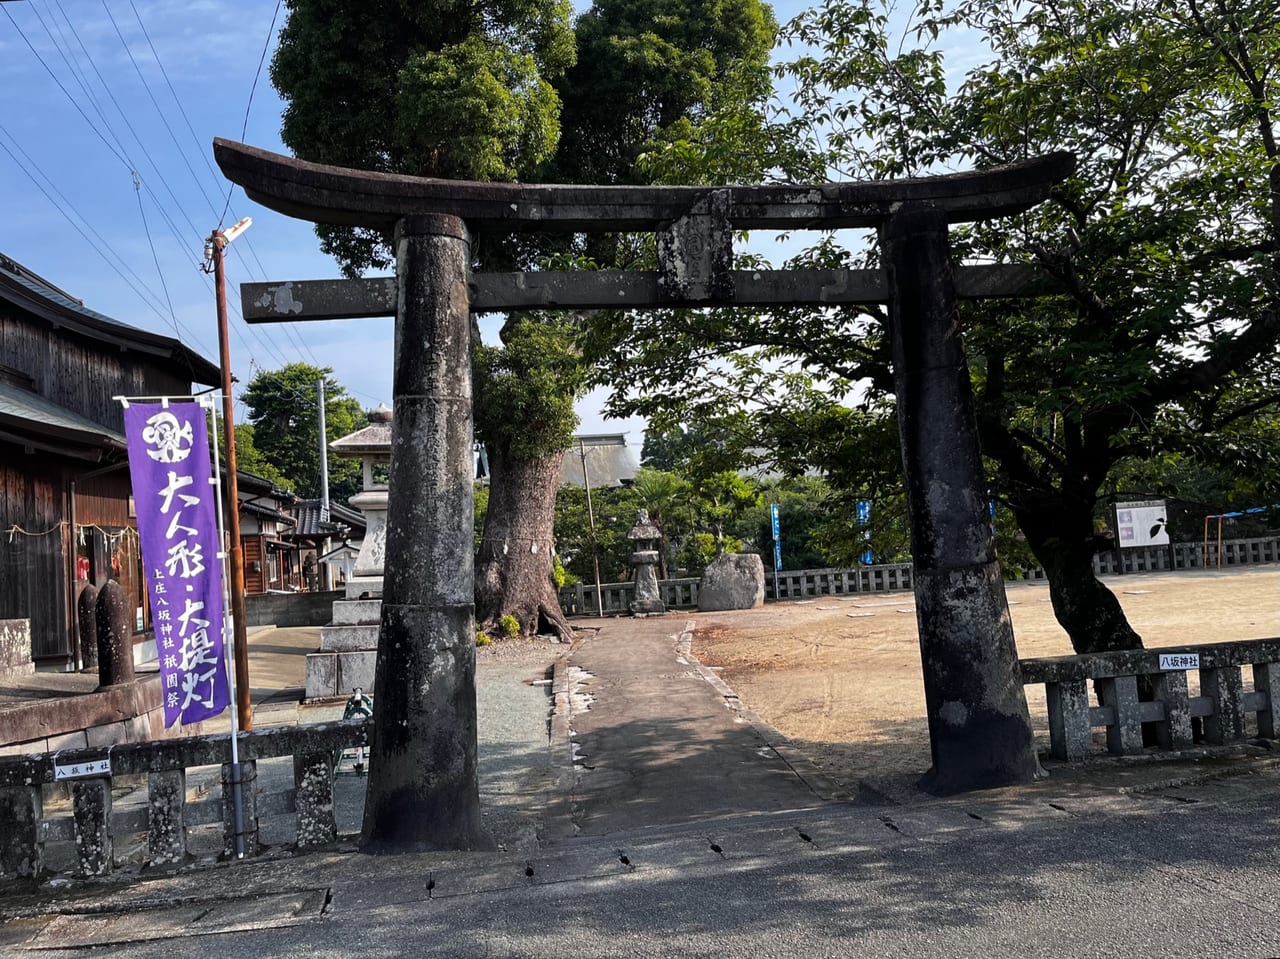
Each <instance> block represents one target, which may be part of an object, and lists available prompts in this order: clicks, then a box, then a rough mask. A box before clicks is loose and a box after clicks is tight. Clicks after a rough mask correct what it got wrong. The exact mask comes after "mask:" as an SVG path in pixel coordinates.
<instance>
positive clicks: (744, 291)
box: [240, 266, 1047, 323]
mask: <svg viewBox="0 0 1280 959" xmlns="http://www.w3.org/2000/svg"><path fill="white" fill-rule="evenodd" d="M731 277H732V280H733V292H732V296H730V297H717V298H713V299H700V300H696V301H695V300H681V299H678V298H675V297H673V296H671V295H670V293H669V292H668V291H667V290H665V289H664V285H663V283H662V279H661V274H659V273H657V272H613V271H600V272H555V271H546V272H534V273H475V274H472V276H471V310H472V312H474V313H505V312H512V311H518V310H550V309H564V310H607V309H641V308H646V307H648V308H658V307H681V306H685V307H707V306H752V307H771V306H840V305H849V304H859V303H863V304H867V303H885V302H887V301H888V299H889V284H888V281H887V280H886V279H885V276H884V273H883V272H882V271H880V270H734V271H732V273H731ZM955 282H956V293H957V295H959V296H960V297H962V298H966V299H978V298H987V297H1017V296H1032V295H1035V294H1037V293H1043V292H1044V290H1045V288H1046V286H1047V284H1046V283H1045V282H1044V279H1043V277H1042V276H1041V275H1040V274H1038V273H1037V272H1036V270H1035V269H1034V268H1033V267H1029V266H966V267H959V268H958V269H957V270H956V271H955ZM240 301H241V309H242V311H243V313H244V318H245V320H246V322H249V323H279V322H284V321H291V320H337V319H353V318H359V317H368V316H394V315H395V312H396V280H395V277H389V276H388V277H373V278H369V279H360V280H294V281H291V282H285V283H242V284H241V285H240Z"/></svg>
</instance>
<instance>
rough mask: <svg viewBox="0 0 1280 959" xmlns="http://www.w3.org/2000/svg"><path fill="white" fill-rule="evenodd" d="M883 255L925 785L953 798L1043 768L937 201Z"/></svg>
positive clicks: (889, 240) (919, 210) (897, 216)
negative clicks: (927, 753)
mask: <svg viewBox="0 0 1280 959" xmlns="http://www.w3.org/2000/svg"><path fill="white" fill-rule="evenodd" d="M880 249H881V255H882V261H883V264H884V268H885V271H886V272H887V273H888V277H889V288H890V289H891V290H892V291H893V296H892V297H891V298H890V300H889V318H890V322H889V328H890V330H891V336H892V351H893V379H894V389H895V391H896V393H897V398H898V432H899V435H900V437H901V440H902V463H903V471H904V474H905V476H906V481H907V504H908V508H909V510H910V514H911V559H912V562H913V564H914V567H915V569H914V576H913V578H914V585H915V595H916V617H917V619H918V626H919V633H920V659H921V663H922V666H923V668H924V693H925V708H926V711H927V713H928V720H929V743H930V749H931V751H932V755H933V766H932V768H931V769H930V771H929V774H928V776H926V778H925V782H924V783H923V785H924V786H925V788H926V789H928V790H929V791H930V792H935V793H952V792H958V791H961V790H966V789H974V788H981V787H983V786H994V785H1005V784H1008V783H1017V782H1029V781H1030V780H1031V779H1032V778H1033V777H1034V775H1035V772H1036V766H1037V763H1036V758H1035V751H1034V749H1032V736H1031V728H1030V726H1029V725H1028V723H1027V702H1026V696H1025V695H1024V693H1023V687H1022V677H1021V675H1020V673H1019V671H1018V654H1017V647H1016V646H1015V644H1014V638H1013V625H1012V623H1011V622H1010V619H1009V604H1008V601H1007V599H1006V597H1005V592H1004V581H1003V579H1002V577H1001V575H1000V564H999V563H998V562H997V561H996V551H995V537H994V535H993V533H992V530H991V519H990V517H989V515H988V513H987V501H986V500H987V498H986V496H985V495H984V491H985V489H986V480H985V477H984V476H983V471H982V454H981V452H980V450H979V448H978V434H977V427H976V425H975V422H974V412H973V390H972V386H971V385H970V382H969V368H968V365H967V364H966V363H965V357H964V347H963V345H962V343H961V339H960V321H959V316H958V313H957V308H956V306H957V304H956V291H955V283H954V280H953V278H952V272H951V257H950V254H949V252H948V248H947V221H946V218H945V217H944V216H943V215H942V214H941V213H940V212H938V211H937V210H936V209H932V208H929V207H915V208H913V209H907V210H900V211H898V212H896V213H893V214H891V215H890V216H889V217H888V218H886V220H885V221H884V223H883V224H881V227H880Z"/></svg>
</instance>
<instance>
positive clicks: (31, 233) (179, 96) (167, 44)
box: [0, 0, 802, 447]
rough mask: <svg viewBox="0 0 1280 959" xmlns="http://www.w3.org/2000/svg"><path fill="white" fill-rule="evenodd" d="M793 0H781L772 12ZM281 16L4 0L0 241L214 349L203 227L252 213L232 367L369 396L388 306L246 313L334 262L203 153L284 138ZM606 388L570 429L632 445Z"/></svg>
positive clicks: (209, 5) (385, 337)
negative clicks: (272, 321)
mask: <svg viewBox="0 0 1280 959" xmlns="http://www.w3.org/2000/svg"><path fill="white" fill-rule="evenodd" d="M801 8H802V4H800V3H799V2H797V0H788V2H786V3H779V4H775V12H776V14H777V16H778V18H779V20H785V19H787V18H789V17H790V16H792V15H793V14H794V13H795V12H797V11H798V10H799V9H801ZM277 11H278V13H279V19H278V20H277V21H276V23H275V26H274V27H272V20H273V17H274V16H275V15H276V14H277ZM284 16H285V11H284V9H283V8H282V7H281V8H278V7H277V3H276V0H194V2H188V3H183V4H175V3H171V2H156V0H9V2H5V0H0V253H4V254H5V255H7V256H9V257H11V258H13V259H15V260H17V261H18V262H20V263H22V264H23V265H25V266H27V267H28V268H30V269H32V270H34V271H35V272H36V273H39V274H40V275H42V276H44V277H45V278H46V279H47V280H49V281H50V282H52V283H54V284H55V285H57V286H59V287H61V288H62V289H64V290H65V291H67V292H68V293H70V294H71V295H72V296H75V297H77V298H79V299H82V300H84V302H85V304H86V305H87V306H89V307H90V308H92V309H95V310H98V311H99V312H102V313H105V314H107V315H108V316H111V317H113V318H115V319H118V320H121V321H123V322H126V323H131V324H133V325H135V326H139V327H143V328H145V329H149V330H154V331H157V332H163V333H167V334H169V335H173V336H177V337H179V338H180V339H182V340H183V341H184V342H186V343H188V344H189V345H190V346H192V347H193V348H194V349H196V350H198V351H199V352H201V353H202V354H203V355H205V356H207V357H209V358H210V359H211V360H215V361H216V359H217V356H218V345H217V332H216V321H215V312H214V294H213V285H212V279H211V277H209V276H207V275H206V274H205V273H203V272H202V271H201V270H200V269H199V266H198V264H199V263H200V261H201V260H202V248H203V241H204V239H205V238H206V237H207V236H208V235H209V234H210V232H212V230H213V229H214V228H215V227H216V226H218V225H219V224H221V225H223V226H224V227H225V226H230V225H231V224H232V223H234V222H235V221H236V220H237V219H238V218H239V217H243V216H251V217H252V218H253V221H254V222H253V227H252V228H251V229H250V230H249V231H248V232H247V233H246V234H245V235H244V236H243V237H241V238H240V239H238V240H236V241H235V242H234V243H233V244H232V246H231V247H230V251H229V258H228V262H227V271H228V281H229V284H230V290H229V296H228V299H229V301H230V304H231V315H230V323H231V348H232V368H233V371H234V373H235V375H236V377H237V379H238V380H240V382H241V383H242V384H243V383H247V382H248V381H249V380H250V379H251V378H252V377H253V375H254V373H255V371H256V370H258V369H275V368H278V367H280V366H282V365H283V364H285V363H287V362H293V361H303V362H307V363H313V364H316V365H320V366H330V367H333V369H334V372H335V375H336V376H337V378H338V380H339V381H340V382H341V383H342V384H343V385H344V386H345V387H346V388H347V389H348V390H349V391H350V392H351V393H352V394H354V395H355V396H356V397H357V398H358V399H359V400H360V402H361V403H362V404H363V405H365V406H366V407H372V406H374V405H376V404H377V403H379V402H385V403H387V404H388V405H390V402H391V360H392V321H391V320H390V319H372V320H352V321H339V322H328V323H312V324H281V325H272V326H253V327H250V326H247V325H246V324H245V323H244V322H243V321H242V320H241V319H240V317H239V309H238V307H239V294H238V284H239V283H241V282H244V281H261V280H289V279H311V278H325V277H336V276H337V275H338V274H337V269H336V267H335V265H334V264H333V262H332V261H331V260H330V259H329V258H328V257H326V256H324V255H323V254H321V253H320V252H319V250H318V247H317V242H316V239H315V236H314V234H313V233H312V232H311V227H310V224H307V223H304V222H301V221H298V220H291V219H289V218H287V217H284V216H281V215H279V214H276V213H273V212H271V211H269V210H266V209H263V208H261V207H259V206H257V205H256V204H254V203H253V202H251V201H250V200H248V199H247V198H246V197H245V196H244V194H243V193H242V192H240V191H239V190H235V191H233V192H231V194H230V208H229V209H228V210H227V212H226V214H225V218H224V216H223V209H224V207H225V206H226V204H227V199H228V190H229V186H230V185H229V184H228V183H227V182H226V181H225V180H224V179H222V177H221V176H220V175H219V174H217V172H216V167H214V166H213V165H212V155H211V151H210V143H211V141H212V140H213V138H214V137H215V136H222V137H228V138H230V139H243V140H245V141H246V142H248V143H252V144H254V145H257V146H261V147H264V148H266V149H271V150H278V151H281V152H287V151H285V149H284V147H283V146H282V144H281V143H280V138H279V128H280V111H281V103H280V100H279V98H278V96H277V95H276V92H275V90H274V89H273V88H272V86H271V83H270V80H269V78H268V75H267V64H268V63H269V62H270V56H271V51H272V50H273V49H274V46H275V34H276V31H278V30H279V28H280V25H281V23H282V22H283V18H284ZM264 45H265V46H266V62H265V63H263V65H262V71H261V75H260V76H258V78H257V81H256V85H255V74H256V73H257V72H258V68H259V61H260V60H261V59H262V57H263V51H264ZM251 91H252V103H251V104H250V92H251ZM135 173H136V179H137V185H136V187H135ZM238 389H239V388H237V392H238ZM599 405H600V398H599V397H598V396H596V397H588V398H587V399H586V400H584V401H583V402H582V403H581V404H580V405H579V412H580V414H581V415H582V418H583V422H582V425H581V427H580V429H581V430H582V431H583V432H602V431H614V430H627V431H629V439H630V441H631V442H632V443H633V444H635V445H636V446H637V447H638V446H639V443H640V441H641V439H642V431H643V423H642V422H641V421H638V420H633V421H625V422H615V421H604V420H603V419H602V417H601V415H600V413H599ZM238 415H243V413H242V410H240V411H238Z"/></svg>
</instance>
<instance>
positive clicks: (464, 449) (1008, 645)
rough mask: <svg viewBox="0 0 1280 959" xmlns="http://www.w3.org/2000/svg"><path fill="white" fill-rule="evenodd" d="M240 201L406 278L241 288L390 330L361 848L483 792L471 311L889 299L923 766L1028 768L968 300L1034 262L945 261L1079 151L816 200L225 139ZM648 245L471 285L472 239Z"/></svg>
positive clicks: (961, 783) (462, 819)
mask: <svg viewBox="0 0 1280 959" xmlns="http://www.w3.org/2000/svg"><path fill="white" fill-rule="evenodd" d="M214 154H215V157H216V159H217V162H218V165H219V166H220V167H221V168H222V171H223V172H224V173H225V174H226V176H227V177H228V178H229V179H230V180H232V181H233V182H235V183H237V184H239V185H240V186H242V187H243V188H244V190H245V192H246V193H247V194H248V195H249V197H250V198H252V199H254V200H256V201H258V202H259V203H262V204H263V205H264V206H267V207H269V208H271V209H274V210H277V211H279V212H281V213H285V214H288V215H290V216H295V217H299V218H302V219H305V220H310V221H312V222H316V223H329V224H345V225H351V226H364V227H371V228H375V229H380V230H384V231H387V232H389V233H393V235H394V237H395V254H396V275H395V277H390V278H377V279H365V280H339V281H298V282H289V283H253V284H244V285H243V286H242V288H241V292H242V300H243V306H244V316H245V319H246V320H249V321H250V322H273V321H285V320H289V321H294V320H310V319H332V318H339V317H361V316H389V315H394V316H395V318H396V331H395V343H396V346H395V376H394V386H393V391H394V406H395V415H394V420H393V423H394V435H393V441H392V457H391V477H390V484H389V485H390V502H389V506H388V527H387V544H386V578H385V582H384V587H383V606H382V626H381V635H380V640H379V644H378V657H377V668H376V678H375V685H374V697H375V702H377V704H378V705H377V710H376V719H375V730H374V742H373V756H372V761H371V775H370V782H369V794H368V798H367V800H366V807H365V821H364V829H363V835H362V843H363V846H364V848H366V849H371V850H375V851H377V850H404V849H430V848H437V849H438V848H474V847H477V846H481V845H483V844H485V842H486V837H485V836H484V834H483V832H482V830H481V827H480V816H479V798H478V787H477V779H476V705H475V652H474V648H473V642H472V637H473V634H474V605H473V602H474V597H473V556H472V516H473V504H472V479H471V467H472V463H471V447H472V415H471V409H472V407H471V377H470V335H471V323H470V314H471V313H472V312H473V311H474V312H486V311H500V312H505V311H511V310H523V309H551V308H563V309H586V308H605V309H607V308H614V309H616V308H644V307H659V306H666V307H670V306H694V307H712V306H765V307H767V306H773V305H782V304H788V305H797V304H798V305H814V306H829V305H834V304H844V303H869V302H888V303H889V315H890V325H891V335H892V357H893V368H894V382H895V389H896V392H897V400H898V419H899V432H900V436H901V440H902V453H903V464H904V469H905V472H906V479H907V495H908V503H909V507H910V514H911V546H912V556H913V559H914V562H915V594H916V607H917V616H918V620H919V633H920V650H921V658H922V666H923V670H924V685H925V699H926V706H927V710H928V721H929V734H930V741H931V748H932V756H933V768H932V770H931V772H930V775H929V781H928V783H927V784H926V785H927V786H928V788H930V789H932V790H933V791H936V792H954V791H960V790H965V789H972V788H978V787H984V786H992V785H1000V784H1006V783H1013V782H1027V781H1029V780H1031V779H1032V777H1033V775H1034V772H1035V768H1036V760H1035V755H1034V752H1033V750H1032V735H1031V729H1030V723H1029V721H1028V716H1027V706H1026V700H1025V698H1024V696H1023V688H1022V682H1021V678H1020V675H1019V671H1018V664H1017V652H1016V650H1015V646H1014V638H1013V630H1012V627H1011V625H1010V621H1009V612H1008V605H1007V602H1006V599H1005V593H1004V585H1003V582H1002V580H1001V576H1000V570H999V566H998V564H997V562H996V558H995V548H994V541H993V538H992V533H991V527H990V521H989V518H988V515H987V505H986V495H985V481H984V478H983V473H982V463H981V456H980V453H979V449H978V442H977V434H976V429H975V425H974V416H973V399H972V392H971V387H970V383H969V374H968V368H967V366H966V364H965V357H964V352H963V347H962V344H961V338H960V330H959V324H958V321H957V311H956V301H957V297H988V296H1015V295H1019V294H1025V293H1026V292H1027V290H1028V286H1029V284H1030V282H1031V280H1032V277H1031V274H1030V272H1029V271H1027V270H1025V269H1020V268H1011V267H985V268H984V267H962V268H959V269H953V267H952V264H951V261H950V256H949V251H948V245H947V228H948V224H949V223H957V222H967V221H975V220H981V219H988V218H992V217H998V216H1004V215H1009V214H1013V213H1017V212H1020V211H1023V210H1026V209H1029V208H1030V207H1032V206H1034V205H1035V204H1037V203H1039V202H1041V201H1042V200H1044V199H1045V198H1046V197H1047V196H1048V194H1049V191H1050V189H1051V188H1052V186H1053V185H1054V184H1055V183H1057V182H1058V181H1060V180H1062V179H1063V178H1065V177H1066V176H1067V175H1069V173H1070V172H1071V170H1072V168H1073V164H1074V160H1073V158H1072V157H1071V156H1070V155H1069V154H1053V155H1050V156H1047V157H1044V158H1040V159H1036V160H1031V161H1027V162H1024V163H1021V164H1017V165H1012V166H1007V167H1001V168H997V169H991V170H985V171H980V172H972V173H961V174H955V175H948V176H939V177H926V178H919V179H908V180H894V181H884V182H872V183H832V184H818V185H812V186H745V187H688V186H659V187H631V186H570V185H527V184H511V183H472V182H460V181H451V180H439V179H428V178H420V177H407V176H397V175H392V174H385V173H370V172H365V171H359V170H350V169H344V168H339V167H332V166H324V165H319V164H313V163H307V162H305V161H301V160H295V159H290V158H288V157H284V156H280V155H277V154H273V153H269V152H266V151H263V150H258V149H255V148H253V147H249V146H245V145H243V144H238V143H232V142H229V141H226V140H216V141H215V142H214ZM845 227H874V228H877V229H878V231H879V237H880V243H881V247H882V262H883V264H884V266H883V269H881V270H868V271H854V270H809V271H760V270H749V271H739V270H734V269H732V261H733V239H732V238H733V231H734V230H735V229H738V230H743V229H753V228H754V229H777V230H796V229H822V230H828V229H837V228H845ZM473 229H475V230H483V231H503V230H506V231H512V232H517V231H524V232H531V231H544V232H562V233H563V232H578V233H588V232H615V233H616V232H641V231H650V232H655V233H656V234H657V240H658V254H659V269H658V270H657V271H654V272H648V273H645V272H535V273H474V274H473V273H472V272H471V269H470V262H471V260H470V236H471V231H472V230H473Z"/></svg>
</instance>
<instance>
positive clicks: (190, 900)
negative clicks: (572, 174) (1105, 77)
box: [0, 617, 1280, 959]
mask: <svg viewBox="0 0 1280 959" xmlns="http://www.w3.org/2000/svg"><path fill="white" fill-rule="evenodd" d="M682 629H683V621H682V620H680V619H679V618H676V617H669V618H667V619H664V620H647V621H643V622H642V623H632V622H631V621H625V620H623V621H612V625H610V624H605V625H604V629H603V630H602V631H601V633H599V634H598V635H597V636H593V637H591V638H589V639H588V640H585V641H583V642H582V643H580V644H578V645H577V646H576V647H575V649H574V650H573V651H572V653H571V654H570V656H569V659H568V660H566V661H565V663H564V664H563V666H562V670H561V674H560V675H561V678H560V683H559V686H558V687H557V688H556V689H554V690H553V691H554V693H555V696H554V701H555V702H556V703H557V704H558V707H559V710H560V712H559V715H558V716H556V717H554V718H552V720H551V721H550V722H549V723H548V718H547V707H548V704H549V702H550V701H552V700H551V699H550V698H549V697H548V689H547V688H546V687H545V686H541V685H538V683H539V682H540V677H541V676H542V675H543V672H542V666H540V665H539V664H538V663H536V662H534V661H533V660H529V661H525V660H512V661H508V662H504V661H497V660H495V661H494V662H491V663H487V664H482V665H481V667H480V668H479V669H478V675H479V676H480V677H481V679H480V686H481V691H480V726H481V736H482V742H481V777H482V784H481V793H482V802H483V804H484V806H485V809H486V817H487V818H486V823H487V824H488V825H489V828H490V829H491V830H492V831H493V832H494V833H495V835H496V836H498V837H499V838H500V840H501V842H502V848H501V849H500V851H498V852H496V853H484V854H476V853H432V854H420V855H405V856H391V857H370V856H366V855H363V854H360V853H357V852H354V851H352V850H351V849H345V850H336V851H331V852H327V853H311V854H307V855H304V856H298V857H290V856H288V855H287V854H281V855H278V857H277V858H274V859H264V860H259V861H255V862H251V863H235V864H220V865H216V866H206V867H204V868H200V869H194V870H189V871H184V872H182V873H179V874H177V875H170V876H164V875H155V876H151V875H149V874H148V873H147V872H146V871H145V870H143V871H142V872H141V873H138V874H135V875H133V876H132V878H130V879H129V881H114V882H99V883H91V884H72V885H69V886H68V885H62V884H59V883H53V884H51V883H47V882H46V883H45V884H43V885H41V886H39V887H36V888H30V887H17V886H10V887H5V888H4V889H0V897H2V898H0V916H2V917H4V918H5V919H6V921H4V922H0V956H5V957H9V956H14V957H20V956H25V955H32V956H36V955H52V956H63V955H65V956H73V955H74V956H82V955H86V954H89V953H88V951H87V950H90V949H92V953H91V954H92V955H95V956H112V957H116V956H119V957H136V959H144V957H155V959H161V957H164V959H171V957H172V956H174V955H184V956H185V955H202V954H204V953H217V954H221V955H226V956H298V957H307V959H326V957H350V956H360V957H364V956H368V957H388V956H449V957H540V956H557V957H566V959H572V957H596V956H601V957H603V956H618V957H623V956H626V957H633V956H645V957H648V956H655V957H665V956H673V957H674V956H680V957H691V956H692V957H700V956H706V957H712V956H714V957H730V956H751V957H762V959H767V957H784V956H785V957H800V956H803V957H806V959H807V957H822V956H832V957H835V956H840V957H842V959H844V957H848V956H866V957H881V956H883V957H890V956H893V957H898V956H904V955H905V956H911V957H913V959H915V957H929V956H958V957H968V956H973V957H983V959H997V957H1005V956H1008V957H1037V956H1046V957H1047V956H1055V957H1060V956H1081V957H1085V956H1089V957H1095V956H1126V957H1134V956H1153V957H1154V956H1232V957H1236V956H1259V957H1261V956H1274V955H1277V954H1280V915H1278V913H1280V888H1278V886H1280V869H1278V868H1277V867H1278V866H1280V862H1278V861H1277V860H1278V858H1280V855H1278V853H1277V840H1278V839H1280V828H1278V827H1280V802H1278V800H1280V765H1278V764H1277V762H1276V760H1274V759H1272V758H1270V756H1269V755H1267V754H1262V755H1254V756H1252V757H1247V758H1240V759H1234V760H1228V759H1216V760H1212V761H1200V762H1179V763H1151V762H1140V763H1132V762H1116V761H1110V762H1107V761H1104V762H1101V763H1097V764H1093V765H1091V766H1088V767H1077V768H1064V767H1057V768H1054V769H1053V770H1052V772H1053V776H1051V778H1050V779H1049V780H1047V781H1044V782H1040V783H1037V784H1035V785H1033V786H1027V787H1021V788H1017V789H1005V790H999V791H991V792H985V793H975V794H970V795H967V796H961V797H954V798H951V799H947V800H938V799H932V798H929V797H926V796H923V795H921V794H919V793H916V792H914V791H912V790H911V789H910V788H907V787H904V788H902V789H901V790H900V791H897V792H895V791H893V790H889V791H888V792H884V791H881V792H878V793H876V794H875V795H874V796H870V797H868V796H865V795H864V796H863V797H862V801H861V802H850V801H834V800H832V799H831V798H830V795H829V794H824V793H823V791H822V790H821V789H815V788H813V787H814V783H812V782H810V781H808V780H806V779H805V772H806V770H805V769H804V768H803V765H802V764H800V763H797V762H793V761H792V759H789V758H788V757H787V755H786V752H785V750H781V751H780V748H781V747H782V746H783V745H784V744H782V743H780V742H778V741H776V740H775V739H774V737H772V736H771V735H770V734H769V731H768V729H767V728H763V727H761V726H760V725H759V724H758V722H756V721H753V717H752V716H751V715H750V712H749V711H748V710H744V709H742V708H741V706H740V705H735V704H734V702H733V701H732V699H733V697H732V695H731V692H732V691H730V690H727V689H726V688H724V687H723V686H722V685H720V686H717V685H716V683H715V682H714V678H713V677H710V676H709V675H708V673H707V671H705V670H702V669H700V668H699V667H698V665H697V664H696V663H695V662H692V661H690V660H689V659H688V658H687V657H686V656H685V655H684V654H683V653H682V650H681V643H680V635H681V631H682ZM535 658H536V657H535ZM575 670H576V671H575ZM787 767H790V769H791V772H790V774H788V772H787ZM597 773H599V774H600V775H599V776H597ZM593 777H594V778H593ZM872 801H875V802H877V803H878V804H872Z"/></svg>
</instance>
